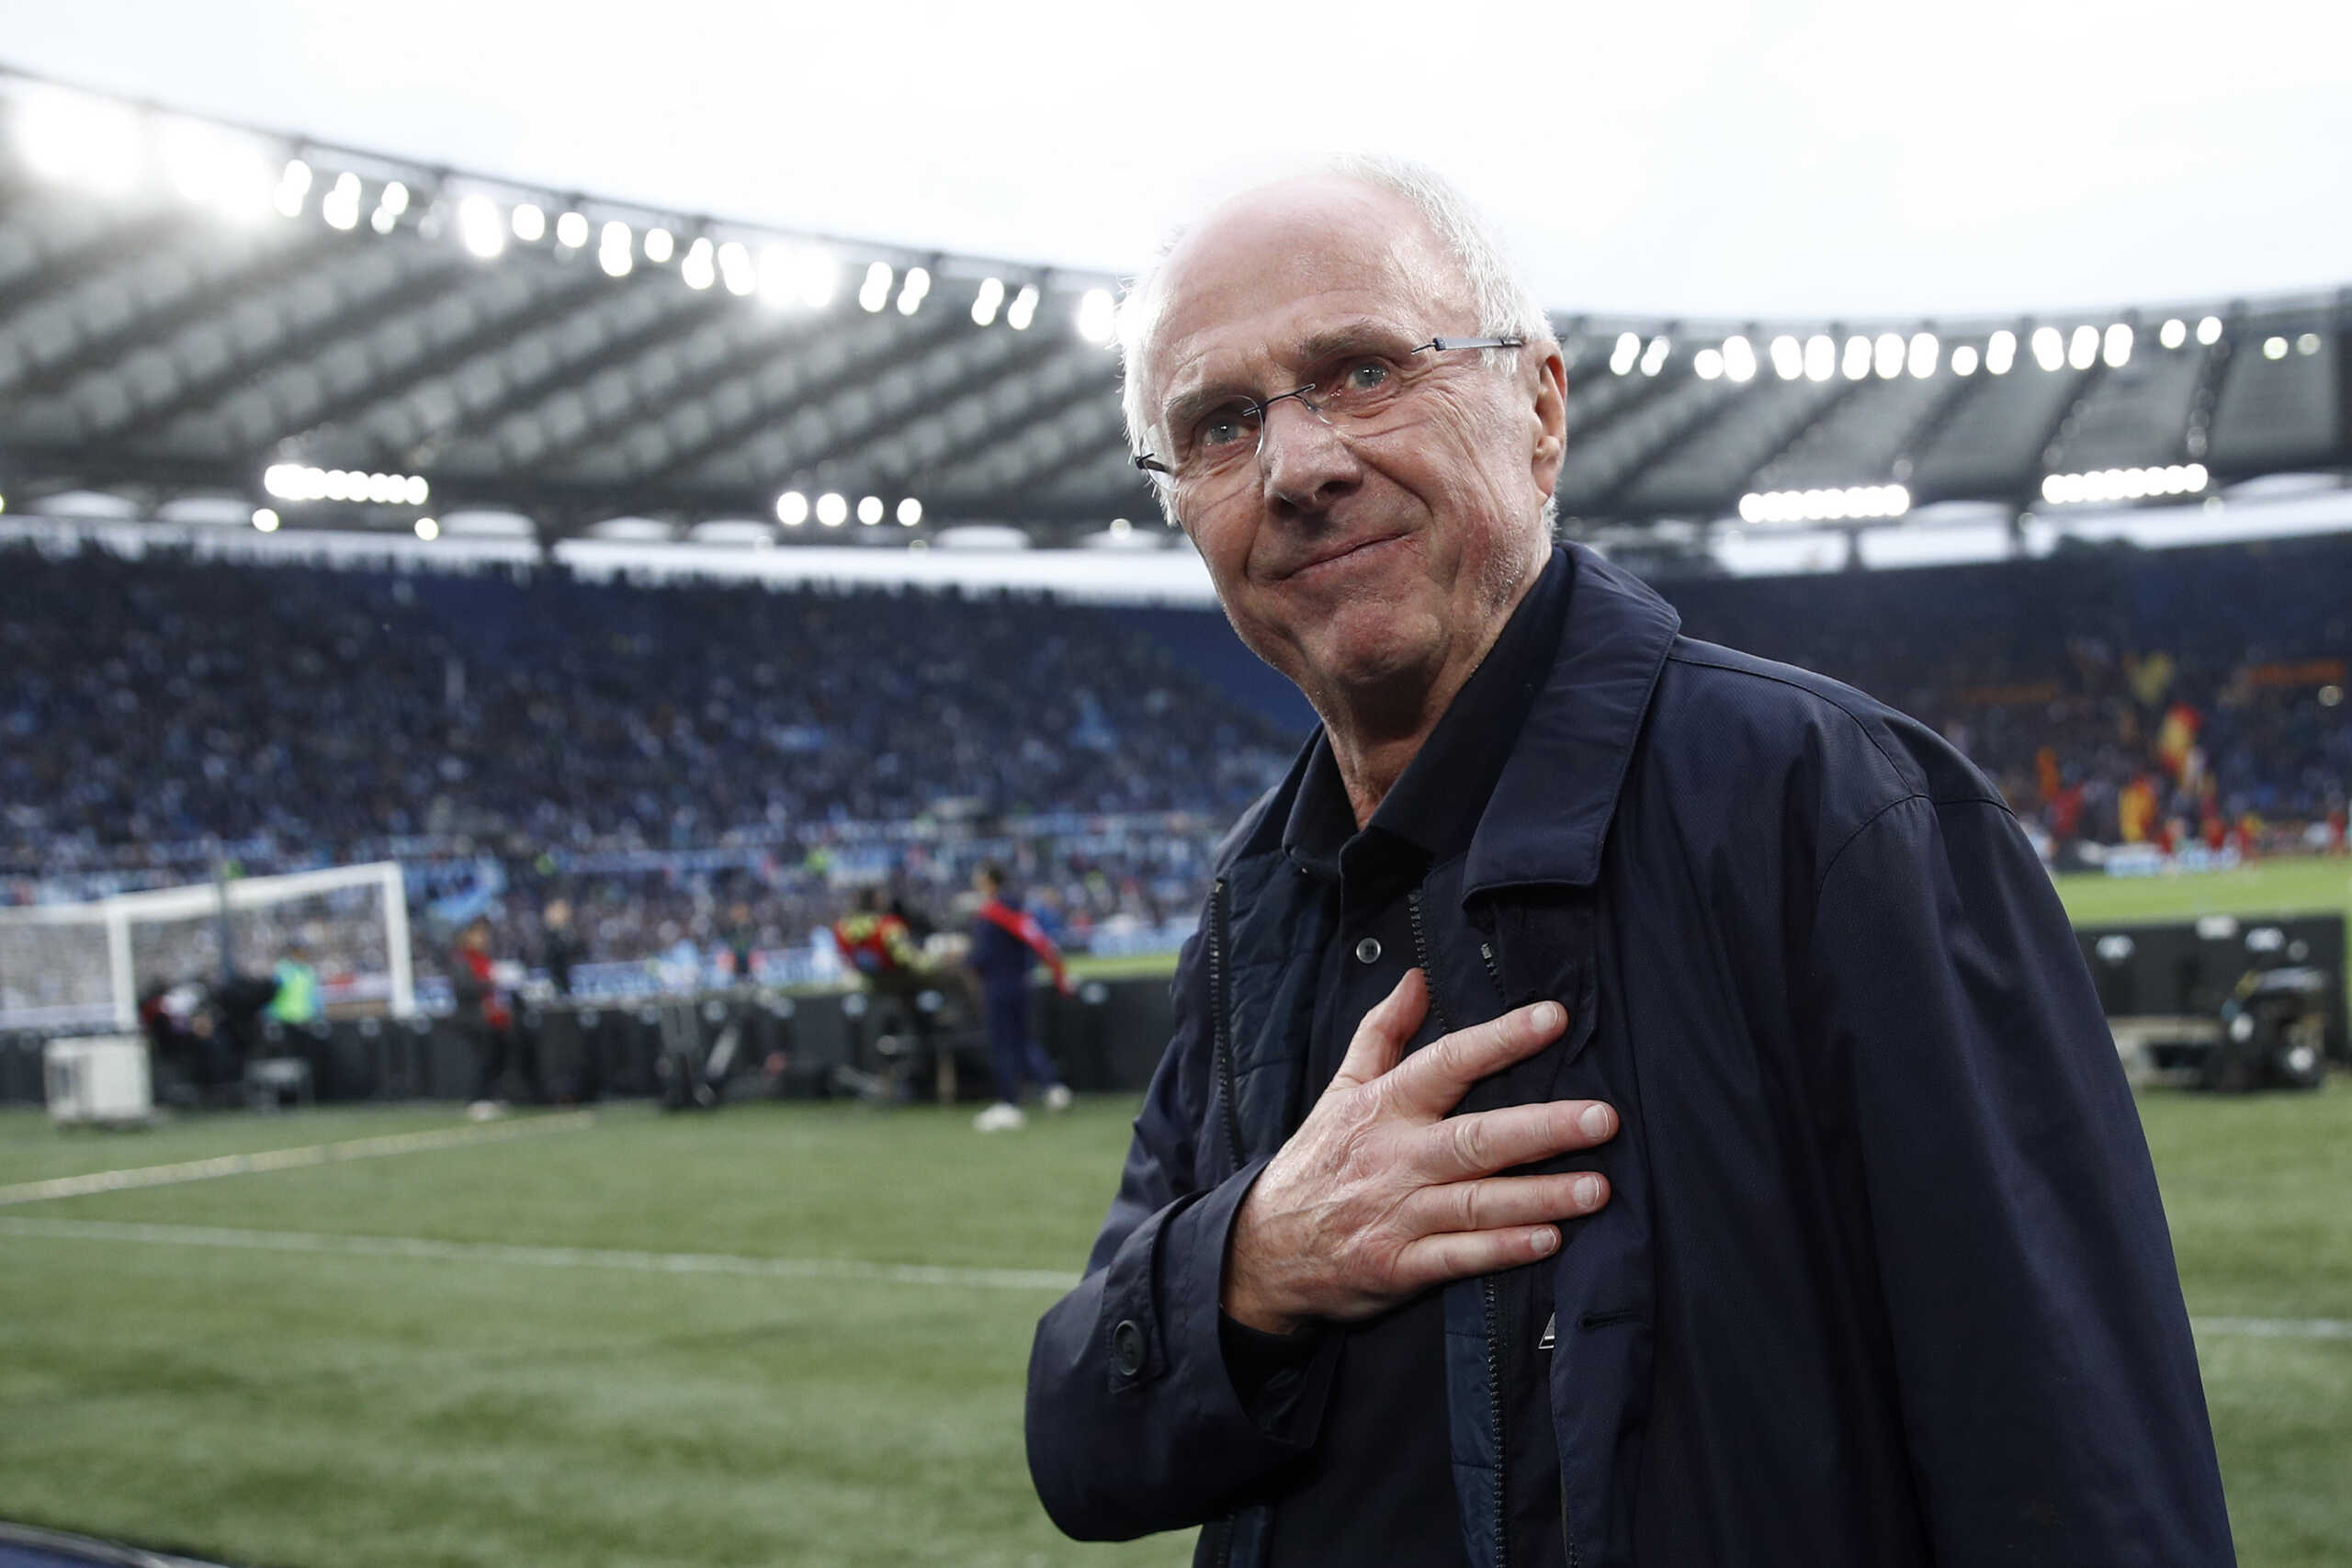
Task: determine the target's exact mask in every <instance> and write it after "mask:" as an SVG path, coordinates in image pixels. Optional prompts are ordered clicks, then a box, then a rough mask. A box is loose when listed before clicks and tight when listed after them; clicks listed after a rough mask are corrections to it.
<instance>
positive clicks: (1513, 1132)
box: [1416, 1100, 1617, 1181]
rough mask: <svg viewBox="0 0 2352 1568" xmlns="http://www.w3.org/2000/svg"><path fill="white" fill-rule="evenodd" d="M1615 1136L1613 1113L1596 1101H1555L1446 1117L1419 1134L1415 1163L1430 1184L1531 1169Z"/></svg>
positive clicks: (1615, 1122) (1615, 1121)
mask: <svg viewBox="0 0 2352 1568" xmlns="http://www.w3.org/2000/svg"><path fill="white" fill-rule="evenodd" d="M1616 1135H1617V1112H1616V1111H1614V1110H1613V1109H1611V1107H1610V1106H1608V1105H1605V1104H1603V1103H1602V1102H1601V1101H1600V1100H1546V1101H1544V1103H1542V1104H1540V1105H1510V1106H1505V1107H1504V1108H1503V1109H1501V1110H1499V1111H1478V1112H1476V1113H1475V1114H1472V1115H1467V1116H1449V1117H1447V1118H1446V1119H1445V1120H1443V1121H1442V1122H1436V1123H1434V1124H1432V1125H1431V1126H1430V1128H1429V1129H1428V1130H1427V1131H1426V1132H1425V1133H1424V1134H1422V1137H1423V1140H1424V1142H1423V1147H1422V1150H1421V1153H1420V1156H1419V1159H1418V1160H1417V1161H1416V1164H1417V1165H1418V1166H1419V1168H1420V1169H1421V1170H1422V1171H1423V1172H1424V1173H1425V1174H1427V1175H1428V1176H1429V1177H1430V1179H1432V1180H1435V1181H1459V1180H1461V1179H1463V1178H1464V1177H1469V1176H1486V1175H1487V1174H1489V1173H1491V1172H1494V1171H1498V1170H1509V1169H1510V1168H1511V1167H1512V1166H1515V1165H1533V1164H1534V1163H1536V1162H1537V1161H1538V1160H1546V1159H1550V1158H1551V1157H1552V1156H1554V1155H1564V1154H1567V1153H1570V1152H1572V1151H1574V1150H1577V1149H1589V1148H1590V1147H1592V1146H1593V1145H1595V1144H1602V1143H1607V1142H1608V1141H1609V1140H1610V1139H1611V1138H1613V1137H1615V1136H1616Z"/></svg>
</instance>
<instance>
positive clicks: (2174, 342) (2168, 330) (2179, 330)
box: [2156, 316, 2188, 348]
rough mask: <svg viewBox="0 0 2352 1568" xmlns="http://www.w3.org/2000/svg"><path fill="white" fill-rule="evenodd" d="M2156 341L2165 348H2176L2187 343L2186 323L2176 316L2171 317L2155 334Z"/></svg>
mask: <svg viewBox="0 0 2352 1568" xmlns="http://www.w3.org/2000/svg"><path fill="white" fill-rule="evenodd" d="M2156 341H2157V342H2158V343H2160V344H2164V345H2165V347H2166V348H2178V347H2179V346H2180V345H2181V344H2185V343H2187V342H2188V322H2187V321H2182V320H2181V319H2180V318H2179V317H2178V316H2175V317H2173V318H2172V320H2170V321H2166V322H2165V324H2164V327H2163V329H2162V330H2161V331H2159V332H2158V333H2156Z"/></svg>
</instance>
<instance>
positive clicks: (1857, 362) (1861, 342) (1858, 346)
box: [1839, 337, 1871, 381]
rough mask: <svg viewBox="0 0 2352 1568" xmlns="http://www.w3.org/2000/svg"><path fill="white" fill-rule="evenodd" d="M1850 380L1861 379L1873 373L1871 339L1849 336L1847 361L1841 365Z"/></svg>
mask: <svg viewBox="0 0 2352 1568" xmlns="http://www.w3.org/2000/svg"><path fill="white" fill-rule="evenodd" d="M1839 368H1840V369H1842V370H1844V371H1845V373H1846V379H1847V380H1849V381H1859V380H1860V379H1861V378H1863V377H1865V376H1867V375H1869V374H1870V373H1871V340H1870V339H1868V338H1866V337H1849V338H1848V339H1847V340H1846V358H1845V363H1844V364H1842V365H1841V366H1840V367H1839Z"/></svg>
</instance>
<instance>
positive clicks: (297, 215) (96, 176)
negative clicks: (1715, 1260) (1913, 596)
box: [0, 76, 2352, 544]
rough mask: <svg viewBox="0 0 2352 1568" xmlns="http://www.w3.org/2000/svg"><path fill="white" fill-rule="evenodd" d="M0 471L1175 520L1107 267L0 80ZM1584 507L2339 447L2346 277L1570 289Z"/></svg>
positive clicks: (2202, 478)
mask: <svg viewBox="0 0 2352 1568" xmlns="http://www.w3.org/2000/svg"><path fill="white" fill-rule="evenodd" d="M0 114H5V124H0V495H5V496H6V499H7V501H8V502H9V503H10V504H11V505H13V506H17V507H24V506H27V505H28V504H34V505H37V504H38V503H39V502H41V500H42V499H43V498H44V497H53V496H55V495H58V494H60V493H62V492H65V491H104V492H108V493H111V494H113V495H116V496H119V497H123V498H125V499H126V500H127V501H128V502H129V503H130V507H131V508H132V509H133V510H134V511H137V512H139V513H144V514H155V513H161V512H163V511H164V509H165V508H167V507H168V506H170V505H172V504H173V503H175V502H179V503H183V504H184V503H186V502H189V501H190V500H191V499H198V500H200V499H205V498H210V499H213V500H216V501H218V502H220V503H221V504H224V505H227V504H233V505H235V506H239V507H252V508H267V509H268V510H269V512H270V513H272V514H273V515H274V516H275V515H282V516H284V518H285V519H286V520H287V521H288V522H289V523H291V522H294V521H296V520H298V519H299V520H300V523H301V524H302V525H304V526H338V527H348V528H356V529H370V530H383V531H395V530H397V531H406V530H408V529H410V528H411V527H413V526H414V525H416V523H417V521H418V519H419V518H420V517H423V516H426V515H430V514H435V513H440V514H447V513H451V512H455V511H458V510H469V509H470V510H485V509H486V510H493V511H503V512H506V513H514V514H516V515H518V516H520V517H522V518H526V519H527V520H528V522H529V525H531V527H532V529H533V531H534V532H536V533H537V536H539V537H540V538H541V539H542V540H552V539H556V538H560V537H565V536H573V535H577V534H581V533H583V532H592V531H599V530H602V531H606V532H624V533H626V532H630V531H634V532H636V533H638V534H639V535H646V534H653V535H664V534H666V535H672V536H685V534H686V533H687V531H688V530H689V529H696V530H700V531H701V532H702V533H703V535H704V536H708V534H709V533H710V531H711V525H713V524H715V523H723V522H736V523H740V524H741V525H745V526H744V527H743V528H742V529H741V530H739V532H741V533H744V534H745V535H746V536H749V535H750V534H752V533H757V534H758V535H759V536H773V537H774V538H775V540H776V541H777V542H779V543H790V542H794V541H797V540H808V541H809V542H816V543H827V544H838V543H841V542H843V540H844V539H846V538H849V537H856V538H859V539H860V540H862V541H863V540H870V541H873V542H876V543H880V542H882V541H884V540H886V539H887V540H888V541H890V542H893V543H911V542H913V541H916V540H924V539H928V538H929V537H931V536H933V535H934V534H936V533H937V532H938V531H939V530H941V529H943V528H945V527H950V526H955V525H968V524H983V523H993V524H1009V525H1012V526H1015V527H1018V528H1020V529H1022V530H1023V532H1024V533H1026V534H1027V535H1028V536H1030V537H1031V538H1032V539H1034V540H1035V541H1036V542H1038V543H1043V544H1057V543H1069V542H1072V541H1074V540H1076V539H1077V538H1079V537H1081V536H1088V535H1092V534H1095V533H1097V532H1099V531H1101V530H1103V528H1104V527H1105V526H1106V525H1109V524H1110V523H1111V522H1112V520H1113V519H1117V518H1136V519H1142V518H1145V517H1149V516H1152V515H1154V514H1155V513H1154V508H1153V503H1152V502H1151V499H1150V495H1149V492H1148V490H1147V489H1146V488H1145V486H1144V484H1143V481H1142V480H1141V479H1140V478H1139V476H1137V475H1136V472H1135V470H1134V469H1133V468H1131V467H1130V466H1129V464H1128V463H1127V461H1126V455H1125V446H1124V443H1123V441H1122V438H1121V435H1120V432H1119V427H1118V409H1117V400H1116V392H1115V387H1116V367H1115V363H1114V355H1112V354H1111V352H1110V351H1109V349H1108V348H1107V347H1106V346H1104V343H1103V340H1104V339H1105V338H1106V337H1107V335H1108V334H1107V318H1108V310H1109V301H1110V293H1109V291H1110V290H1111V288H1113V287H1114V280H1112V279H1111V278H1109V277H1106V276H1100V275H1093V274H1086V273H1079V272H1068V271H1061V270H1057V269H1054V268H1050V267H1045V266H1040V265H1035V264H1017V263H1012V262H1005V261H1001V260H991V259H989V258H985V257H977V256H964V255H951V254H929V253H924V254H918V253H912V252H908V251H905V250H903V249H898V248H894V247H891V246H888V245H883V244H873V243H860V242H857V241H854V240H848V239H843V238H842V237H839V236H822V235H807V234H790V233H784V232H779V231H774V230H771V229H765V228H762V227H759V226H755V225H750V224H743V223H736V222H730V221H729V220H724V219H721V218H714V217H711V216H707V215H703V214H695V213H682V212H664V211H658V210H653V209H647V208H645V207H643V206H642V205H638V204H623V203H617V202H613V201H606V200H600V199H598V198H596V197H593V196H590V195H586V194H582V193H579V192H569V191H549V190H535V189H527V188H522V187H519V186H515V185H514V184H512V183H510V182H504V181H501V180H498V179H494V178H491V177H488V176H480V175H469V174H467V173H464V172H461V171H458V170H452V169H447V168H427V167H421V166H417V165H414V164H409V163H406V162H403V161H402V160H401V159H398V158H394V157H389V156H385V155H381V154H378V153H373V152H364V151H360V150H355V149H347V148H338V147H332V146H325V145H321V144H318V143H315V142H312V141H307V140H305V139H303V138H301V137H299V136H294V135H288V134H280V133H271V132H262V131H255V130H247V129H243V128H233V127H226V126H221V125H219V124H215V123H211V122H206V121H200V120H196V119H192V118H187V117H184V116H178V115H175V114H172V113H170V112H168V111H165V110H163V109H159V108H155V107H144V106H130V105H124V104H121V103H117V102H113V101H109V100H105V99H100V98H96V97H93V96H85V95H80V94H73V93H68V92H64V91H62V90H60V89H57V88H54V87H51V86H49V85H46V84H41V83H38V82H34V81H31V80H29V79H27V78H22V77H7V76H0ZM1556 325H1557V327H1558V329H1559V331H1560V333H1561V336H1562V341H1563V344H1564V345H1565V347H1566V353H1567V355H1568V359H1569V367H1570V369H1569V378H1570V386H1571V391H1570V402H1569V420H1570V427H1571V449H1570V457H1569V462H1568V468H1567V473H1566V481H1565V491H1564V495H1563V513H1564V515H1566V517H1568V518H1570V519H1571V520H1572V521H1571V524H1570V527H1571V530H1572V531H1582V532H1587V533H1592V532H1599V531H1613V530H1619V529H1626V528H1641V527H1645V526H1648V525H1654V524H1656V523H1657V522H1659V521H1662V520H1668V519H1672V520H1679V521H1684V522H1697V523H1702V524H1705V523H1711V522H1715V521H1720V520H1726V519H1740V520H1742V521H1744V522H1745V523H1746V524H1747V525H1750V526H1754V527H1762V528H1770V527H1774V526H1779V525H1799V524H1804V525H1820V524H1822V523H1830V524H1837V525H1861V524H1866V523H1871V522H1874V521H1879V520H1883V519H1885V518H1888V517H1894V516H1900V515H1902V514H1904V513H1906V512H1907V511H1909V510H1911V509H1914V508H1918V507H1924V506H1928V505H1931V504H1934V503H1937V502H1989V503H1992V504H1993V505H1995V506H1997V507H1999V508H2003V509H2006V510H2007V512H2009V513H2016V512H2018V511H2022V510H2025V509H2028V508H2031V507H2034V506H2037V505H2044V504H2048V505H2052V506H2063V505H2066V504H2071V503H2073V502H2076V501H2081V502H2120V501H2131V500H2138V499H2142V498H2148V499H2157V498H2163V497H2166V496H2179V495H2183V494H2195V493H2198V492H2199V491H2204V490H2206V489H2208V488H2209V487H2211V486H2216V485H2219V484H2222V483H2227V482H2231V481H2234V480H2241V479H2252V478H2256V477H2260V476H2265V475H2270V474H2276V473H2281V472H2289V471H2310V470H2321V471H2326V472H2331V473H2337V474H2342V473H2346V472H2347V471H2352V352H2347V348H2348V347H2352V345H2347V342H2346V339H2347V333H2352V289H2345V290H2338V291H2335V292H2334V293H2331V294H2325V295H2316V296H2307V297H2300V298H2271V299H2253V300H2207V301H2182V302H2173V303H2169V304H2165V305H2160V306H2143V307H2138V308H2129V309H2118V310H2113V311H2110V312H2103V313H2098V314H2088V315H2086V314H2084V313H2081V312H2069V313H2067V314H2065V315H2064V316H2057V317H2052V318H2048V319H2043V318H2038V317H2033V316H2020V317H2018V318H2015V319H2002V320H1990V319H1978V320H1969V321H1920V320H1904V321H1819V320H1815V321H1670V320H1659V319H1655V318H1643V319H1634V318H1622V317H1598V316H1579V315H1562V316H1560V317H1558V318H1556Z"/></svg>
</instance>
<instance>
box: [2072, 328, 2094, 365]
mask: <svg viewBox="0 0 2352 1568" xmlns="http://www.w3.org/2000/svg"><path fill="white" fill-rule="evenodd" d="M2097 360H2098V328H2097V327H2094V326H2091V325H2088V324H2087V323H2086V324H2085V325H2083V326H2079V327H2076V328H2075V336H2074V340H2073V341H2072V342H2071V343H2069V344H2067V345H2066V363H2067V364H2069V365H2071V366H2073V367H2075V369H2077V370H2087V369H2089V368H2090V367H2091V366H2092V365H2093V364H2094V363H2095V362H2096V361H2097Z"/></svg>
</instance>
